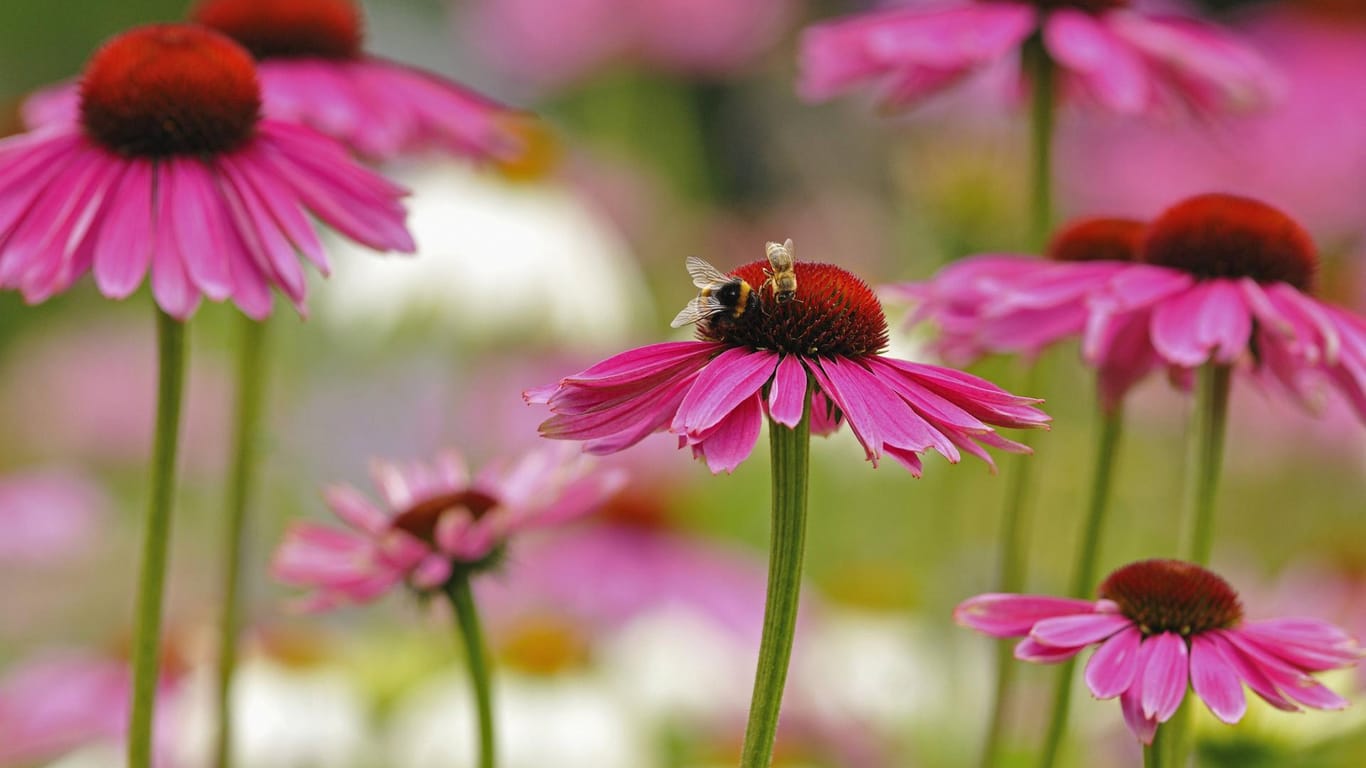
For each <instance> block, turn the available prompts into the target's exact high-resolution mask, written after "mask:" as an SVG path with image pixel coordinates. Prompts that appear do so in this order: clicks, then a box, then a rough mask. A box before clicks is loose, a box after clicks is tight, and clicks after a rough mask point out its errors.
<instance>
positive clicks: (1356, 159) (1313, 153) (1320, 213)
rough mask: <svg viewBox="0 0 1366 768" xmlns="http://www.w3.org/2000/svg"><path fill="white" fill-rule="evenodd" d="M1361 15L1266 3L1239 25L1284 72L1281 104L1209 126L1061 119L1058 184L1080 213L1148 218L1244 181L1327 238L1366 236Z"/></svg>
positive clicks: (1365, 30)
mask: <svg viewBox="0 0 1366 768" xmlns="http://www.w3.org/2000/svg"><path fill="white" fill-rule="evenodd" d="M1352 5H1354V6H1355V7H1356V9H1357V13H1356V14H1355V16H1351V15H1348V14H1339V15H1335V16H1332V17H1326V16H1319V15H1317V14H1314V13H1311V12H1310V11H1309V10H1308V9H1306V8H1303V7H1301V6H1300V5H1299V4H1287V3H1270V4H1266V5H1265V6H1264V7H1263V8H1262V9H1261V10H1259V11H1258V12H1256V13H1255V14H1254V15H1253V16H1252V17H1251V18H1250V19H1249V20H1248V21H1247V22H1246V23H1244V24H1242V25H1241V28H1242V30H1243V31H1244V32H1245V33H1246V34H1247V36H1248V38H1249V39H1250V40H1252V41H1253V42H1255V43H1256V44H1257V46H1258V48H1259V49H1260V50H1262V51H1263V52H1264V53H1265V54H1266V56H1267V57H1268V59H1269V60H1271V61H1273V62H1275V65H1276V67H1277V69H1278V70H1279V71H1280V72H1282V73H1283V75H1284V79H1285V81H1286V88H1285V98H1284V99H1282V100H1281V101H1280V102H1279V103H1278V104H1277V106H1276V108H1275V109H1271V110H1266V111H1265V112H1263V113H1260V114H1258V115H1255V116H1249V117H1248V118H1246V119H1243V120H1239V121H1237V122H1236V123H1229V124H1225V125H1221V126H1220V127H1219V130H1217V131H1210V130H1209V126H1207V125H1189V126H1184V125H1170V124H1161V125H1154V124H1145V123H1135V122H1133V121H1122V120H1090V121H1087V122H1084V123H1082V122H1078V123H1076V124H1075V125H1071V126H1064V128H1063V131H1064V132H1065V135H1064V137H1063V138H1062V140H1060V141H1059V142H1058V152H1059V162H1058V168H1059V171H1060V174H1061V186H1062V193H1063V195H1064V197H1065V198H1067V199H1068V200H1070V201H1071V205H1072V207H1074V208H1075V209H1076V210H1078V211H1081V212H1087V211H1106V212H1108V213H1112V214H1113V213H1118V214H1123V215H1130V216H1139V217H1143V218H1147V217H1150V216H1152V215H1153V214H1155V213H1156V212H1157V211H1159V210H1161V209H1162V208H1163V207H1165V206H1166V205H1167V204H1168V203H1169V202H1170V201H1171V200H1174V199H1178V198H1181V197H1184V196H1187V195H1191V194H1196V193H1199V192H1203V191H1206V190H1210V189H1228V190H1238V191H1239V193H1240V194H1245V195H1249V196H1252V197H1257V198H1260V199H1263V200H1266V201H1267V202H1269V203H1271V204H1273V205H1276V206H1277V207H1281V208H1284V209H1285V210H1286V211H1288V212H1289V213H1290V214H1291V215H1293V216H1295V218H1297V219H1298V220H1300V221H1302V222H1304V223H1305V225H1306V226H1308V227H1309V228H1310V229H1311V230H1312V231H1314V232H1315V234H1318V235H1320V236H1321V237H1325V238H1329V237H1331V238H1349V237H1356V238H1361V237H1363V236H1366V216H1363V208H1362V204H1361V201H1362V200H1363V199H1366V90H1364V89H1363V84H1362V78H1361V73H1362V72H1363V71H1366V13H1363V12H1362V10H1363V9H1366V4H1361V3H1355V2H1353V3H1352Z"/></svg>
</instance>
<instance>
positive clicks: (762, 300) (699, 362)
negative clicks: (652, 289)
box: [525, 261, 1048, 476]
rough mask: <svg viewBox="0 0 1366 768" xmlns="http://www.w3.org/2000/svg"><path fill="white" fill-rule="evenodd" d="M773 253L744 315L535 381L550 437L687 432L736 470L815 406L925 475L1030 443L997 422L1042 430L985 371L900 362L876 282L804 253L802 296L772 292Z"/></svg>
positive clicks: (594, 445)
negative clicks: (931, 460) (943, 464)
mask: <svg viewBox="0 0 1366 768" xmlns="http://www.w3.org/2000/svg"><path fill="white" fill-rule="evenodd" d="M768 266H769V265H768V262H767V261H756V262H752V263H750V264H745V265H743V266H741V267H739V268H738V269H736V270H735V271H734V272H732V273H731V275H730V277H732V278H739V279H742V280H744V281H745V283H746V284H748V285H749V286H755V287H754V288H753V289H752V290H753V291H754V292H757V294H758V298H757V300H756V301H754V302H751V307H750V308H749V309H746V310H744V311H743V312H742V313H741V314H740V315H739V317H736V318H734V319H732V318H731V316H730V314H731V313H730V312H729V311H727V312H722V313H718V314H717V315H714V316H713V317H710V318H706V319H704V320H702V322H700V323H699V325H698V336H699V337H701V338H700V340H698V341H673V342H665V343H661V344H652V345H649V346H645V347H640V348H638V349H632V350H629V351H626V352H622V353H620V354H618V355H614V356H613V357H610V358H608V359H606V360H604V361H602V362H600V363H597V364H596V365H593V366H591V367H589V368H588V369H586V370H584V371H582V372H580V373H577V374H574V375H572V376H568V377H566V378H564V379H562V380H560V381H559V382H558V383H556V384H552V385H550V386H546V387H541V388H538V389H533V390H529V391H528V392H527V393H526V394H525V397H526V399H527V401H528V402H529V403H535V404H546V405H549V406H550V410H551V412H552V413H553V414H554V415H553V416H552V417H551V418H550V419H549V420H547V421H546V422H545V423H544V424H542V425H541V434H542V435H544V436H546V437H549V438H554V439H557V440H580V441H583V442H584V444H585V445H584V447H585V450H587V451H588V452H589V453H599V454H602V453H613V452H616V451H620V450H623V449H625V448H628V447H630V446H632V445H634V444H636V443H638V442H640V441H641V440H642V439H644V438H645V437H646V436H647V435H649V434H651V433H653V432H659V431H664V430H667V431H669V432H670V433H672V434H675V435H678V438H679V444H680V446H683V445H687V446H689V447H691V448H692V452H693V455H694V456H696V457H701V458H705V459H706V462H707V466H708V467H710V468H711V470H712V471H713V472H721V471H727V472H728V471H731V470H733V469H735V468H736V467H737V466H739V465H740V463H741V462H742V461H744V460H745V459H746V458H747V457H748V456H749V454H750V452H751V451H752V450H753V449H754V444H755V442H756V441H757V440H758V437H759V431H760V428H761V427H762V425H763V421H764V417H765V415H767V416H769V417H770V418H771V419H773V421H774V422H776V423H778V424H781V425H785V426H788V427H793V426H795V425H797V424H798V423H799V422H800V421H801V420H802V417H803V415H804V410H805V408H806V407H807V406H806V405H805V403H806V402H807V388H808V386H809V385H808V381H810V382H811V385H812V386H813V387H814V390H813V392H812V395H811V397H810V406H809V407H810V409H811V410H810V416H811V419H812V427H811V429H812V431H813V432H816V433H818V434H828V433H830V432H832V431H834V430H835V429H836V428H837V427H838V425H839V424H840V422H842V421H845V420H847V421H848V422H849V426H850V428H851V429H852V430H853V432H854V436H855V437H856V438H858V441H859V442H860V443H861V444H862V445H863V447H864V451H865V452H866V455H867V458H868V460H869V461H872V462H874V464H876V463H877V461H878V460H879V459H880V458H881V457H882V456H883V455H884V454H886V455H889V456H891V457H892V458H894V459H896V460H897V461H899V462H901V463H902V464H903V465H904V466H905V467H906V468H907V469H909V470H910V471H911V472H912V473H913V474H915V475H917V476H918V475H919V474H920V471H921V461H920V457H919V455H918V454H921V453H923V452H925V451H927V450H931V449H933V450H935V451H938V452H939V453H940V454H942V455H943V456H944V457H945V458H947V459H948V460H949V461H951V462H957V461H958V460H959V459H960V457H961V453H960V452H964V451H965V452H967V453H970V454H973V455H975V456H978V457H981V458H982V459H983V460H985V461H987V462H988V463H990V462H991V458H990V456H989V455H988V454H987V452H986V450H985V449H984V448H983V446H991V447H996V448H1001V449H1003V450H1007V451H1012V452H1028V449H1027V448H1026V447H1025V446H1022V445H1020V444H1018V443H1015V442H1012V441H1010V440H1007V439H1005V438H1003V437H1001V436H1000V435H999V434H997V432H996V430H995V427H1015V428H1028V427H1041V426H1044V425H1045V424H1046V423H1047V421H1048V417H1047V416H1046V415H1045V414H1044V413H1043V412H1041V411H1039V410H1038V409H1037V408H1035V407H1033V404H1034V403H1037V402H1039V401H1038V400H1034V399H1030V398H1026V397H1019V396H1016V395H1012V394H1010V393H1009V392H1006V391H1004V390H1002V389H1000V388H999V387H997V386H996V385H994V384H992V383H990V382H988V381H985V380H983V379H980V378H978V377H976V376H971V375H969V374H966V373H963V372H961V371H956V370H953V369H950V368H941V367H938V366H932V365H922V364H919V363H912V362H909V361H905V360H897V359H895V358H891V357H887V356H885V355H883V354H881V352H882V349H883V348H884V347H885V346H886V344H887V320H886V317H885V316H884V315H883V312H882V305H881V304H880V303H879V302H878V300H877V297H876V296H875V295H874V294H873V291H872V289H870V288H869V287H868V285H867V284H866V283H864V282H863V281H862V280H860V279H858V278H857V277H855V276H854V275H852V274H850V273H849V272H847V271H845V270H844V269H841V268H840V267H837V266H835V265H833V264H819V263H811V262H797V263H796V265H795V268H794V271H795V274H796V277H797V291H796V294H795V296H794V297H793V298H792V300H791V301H787V302H783V303H779V302H777V301H775V300H773V299H772V298H770V297H769V296H768V293H769V292H770V287H768V286H766V285H765V283H766V280H767V277H766V270H767V269H768Z"/></svg>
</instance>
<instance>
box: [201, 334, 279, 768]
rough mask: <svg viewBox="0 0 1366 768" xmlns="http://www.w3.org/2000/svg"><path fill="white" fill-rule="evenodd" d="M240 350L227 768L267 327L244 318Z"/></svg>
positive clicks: (223, 649) (232, 485)
mask: <svg viewBox="0 0 1366 768" xmlns="http://www.w3.org/2000/svg"><path fill="white" fill-rule="evenodd" d="M240 318H241V323H240V327H239V333H240V336H239V342H238V343H239V347H238V350H237V403H236V408H237V423H236V426H235V429H234V431H233V437H232V440H233V443H232V446H233V447H232V468H231V470H230V473H231V474H230V475H229V477H230V482H229V484H228V508H227V518H228V529H227V535H226V537H225V539H226V542H225V543H226V545H227V551H226V552H225V562H224V564H223V584H222V589H223V604H222V605H221V606H220V611H221V612H220V614H219V624H218V626H219V638H218V670H217V671H218V677H217V684H218V685H217V689H216V690H215V692H214V693H215V695H216V696H217V702H216V704H217V706H216V708H215V716H216V717H217V718H218V722H217V733H216V736H215V741H214V756H213V765H214V766H215V768H228V766H229V765H231V760H232V754H231V753H232V708H231V702H232V676H233V672H234V671H235V670H236V668H237V635H238V629H239V624H240V621H241V605H240V604H241V596H240V595H241V591H242V556H243V541H244V539H245V531H246V517H247V504H248V502H249V500H250V498H251V493H252V490H253V487H254V486H255V478H256V464H257V462H256V459H257V455H258V452H259V450H260V447H261V446H260V414H261V393H262V391H263V390H264V388H265V371H264V366H263V358H264V356H265V355H264V348H265V343H266V337H267V334H266V323H265V322H257V321H255V320H252V319H251V318H249V317H247V316H246V315H241V316H240Z"/></svg>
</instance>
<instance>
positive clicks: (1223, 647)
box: [1205, 630, 1299, 712]
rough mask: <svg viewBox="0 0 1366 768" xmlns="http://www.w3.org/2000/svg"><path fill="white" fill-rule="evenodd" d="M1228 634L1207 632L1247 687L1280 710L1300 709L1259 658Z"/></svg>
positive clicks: (1223, 631) (1220, 631)
mask: <svg viewBox="0 0 1366 768" xmlns="http://www.w3.org/2000/svg"><path fill="white" fill-rule="evenodd" d="M1228 634H1229V633H1228V631H1227V630H1216V631H1213V632H1208V633H1205V636H1206V637H1207V638H1209V640H1210V641H1211V642H1212V643H1213V644H1214V645H1216V646H1218V648H1219V651H1220V652H1221V653H1222V654H1223V657H1224V660H1225V661H1227V662H1228V663H1229V665H1230V666H1232V667H1233V670H1234V671H1235V672H1236V673H1237V674H1238V677H1239V679H1241V680H1242V681H1243V682H1244V683H1246V684H1247V687H1249V688H1251V689H1252V691H1253V692H1254V693H1256V694H1257V695H1258V696H1260V697H1262V699H1263V700H1265V701H1266V702H1267V703H1268V704H1270V705H1271V706H1273V707H1275V708H1277V709H1279V710H1282V711H1285V712H1296V711H1298V710H1299V707H1297V706H1296V705H1295V703H1294V702H1292V701H1290V700H1289V699H1287V698H1285V697H1284V696H1282V695H1281V693H1280V691H1278V690H1276V683H1275V682H1274V681H1273V680H1272V679H1271V677H1270V676H1269V675H1267V673H1266V672H1265V671H1263V670H1262V668H1261V666H1260V665H1259V664H1258V662H1257V660H1256V659H1255V658H1254V657H1252V656H1251V655H1249V654H1247V653H1246V652H1244V651H1242V650H1241V649H1239V648H1238V647H1237V646H1236V645H1234V644H1233V643H1232V642H1231V641H1230V640H1229V638H1228Z"/></svg>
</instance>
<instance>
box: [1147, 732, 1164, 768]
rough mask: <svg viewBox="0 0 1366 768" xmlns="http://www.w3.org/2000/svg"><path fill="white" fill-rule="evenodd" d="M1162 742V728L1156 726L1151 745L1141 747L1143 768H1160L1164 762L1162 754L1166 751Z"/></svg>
mask: <svg viewBox="0 0 1366 768" xmlns="http://www.w3.org/2000/svg"><path fill="white" fill-rule="evenodd" d="M1163 742H1164V739H1163V738H1162V727H1161V726H1158V728H1157V732H1156V733H1154V734H1153V743H1151V744H1144V745H1143V768H1162V766H1163V764H1164V763H1165V762H1166V761H1165V760H1163V757H1164V755H1163V754H1162V753H1163V751H1164V750H1165V749H1166V745H1165V744H1164V743H1163Z"/></svg>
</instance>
